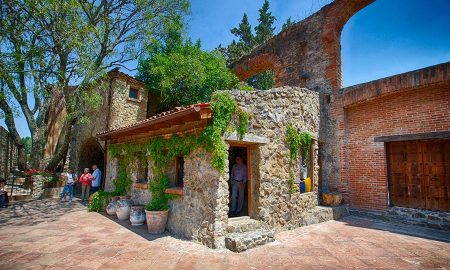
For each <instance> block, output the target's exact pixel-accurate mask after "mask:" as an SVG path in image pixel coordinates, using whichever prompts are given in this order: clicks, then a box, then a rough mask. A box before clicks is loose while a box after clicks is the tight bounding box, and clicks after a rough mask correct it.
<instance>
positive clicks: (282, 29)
mask: <svg viewBox="0 0 450 270" xmlns="http://www.w3.org/2000/svg"><path fill="white" fill-rule="evenodd" d="M294 24H296V22H295V21H293V20H292V19H291V17H289V18H288V19H287V20H286V22H285V23H283V26H282V27H281V31H284V30H286V29H288V28H289V27H291V26H293V25H294Z"/></svg>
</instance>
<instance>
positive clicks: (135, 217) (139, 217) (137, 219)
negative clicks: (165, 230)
mask: <svg viewBox="0 0 450 270" xmlns="http://www.w3.org/2000/svg"><path fill="white" fill-rule="evenodd" d="M144 221H145V212H144V206H142V205H135V206H131V211H130V222H131V225H133V226H139V225H142V224H144Z"/></svg>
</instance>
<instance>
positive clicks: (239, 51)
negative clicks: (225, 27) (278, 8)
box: [219, 0, 276, 90]
mask: <svg viewBox="0 0 450 270" xmlns="http://www.w3.org/2000/svg"><path fill="white" fill-rule="evenodd" d="M269 8H270V5H269V1H268V0H265V1H264V3H263V5H262V7H261V8H260V9H259V17H258V25H257V26H256V27H255V34H254V33H253V31H252V26H251V24H250V22H249V21H248V17H247V14H246V13H244V16H243V17H242V20H241V23H240V24H239V25H238V27H235V28H232V29H231V33H232V34H233V35H235V36H236V37H237V41H236V40H233V41H232V42H231V44H229V45H228V46H227V48H226V49H223V48H221V47H219V49H221V50H222V51H224V55H225V56H226V58H227V62H228V64H232V63H234V62H236V61H238V60H239V59H241V58H242V57H243V56H245V55H247V54H249V53H250V52H251V51H252V49H253V48H255V47H256V46H258V45H260V44H263V43H264V42H266V41H267V40H268V39H270V38H271V37H272V36H273V35H274V31H275V27H274V26H273V24H274V22H275V20H276V18H275V16H273V15H272V13H271V12H270V11H269ZM247 83H248V84H249V85H250V86H252V87H254V88H256V89H262V90H266V89H270V88H272V87H273V86H274V85H275V73H274V72H273V71H272V70H267V71H263V72H261V73H259V74H256V75H255V76H253V77H251V78H250V79H248V80H247Z"/></svg>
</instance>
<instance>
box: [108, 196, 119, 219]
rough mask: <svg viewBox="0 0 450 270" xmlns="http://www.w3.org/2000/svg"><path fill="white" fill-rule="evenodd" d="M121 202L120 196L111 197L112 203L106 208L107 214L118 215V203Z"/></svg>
mask: <svg viewBox="0 0 450 270" xmlns="http://www.w3.org/2000/svg"><path fill="white" fill-rule="evenodd" d="M118 200H119V196H114V197H111V201H110V202H109V204H108V205H107V206H106V213H107V214H108V215H110V216H114V215H116V211H117V201H118Z"/></svg>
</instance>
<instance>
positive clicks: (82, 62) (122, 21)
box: [0, 0, 189, 169]
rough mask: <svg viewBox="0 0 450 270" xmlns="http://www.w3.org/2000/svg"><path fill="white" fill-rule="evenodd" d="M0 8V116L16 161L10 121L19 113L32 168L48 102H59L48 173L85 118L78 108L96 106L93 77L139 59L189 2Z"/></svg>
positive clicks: (31, 3) (82, 1)
mask: <svg viewBox="0 0 450 270" xmlns="http://www.w3.org/2000/svg"><path fill="white" fill-rule="evenodd" d="M0 8H1V9H0V17H1V18H0V29H2V30H1V31H0V82H1V83H0V110H1V111H3V115H4V118H5V123H6V125H7V127H8V129H9V131H10V132H11V134H13V136H14V140H15V141H16V143H17V144H19V156H24V155H23V153H24V145H23V144H22V141H21V138H20V136H19V134H18V133H17V130H16V126H15V121H14V117H13V116H14V112H15V111H17V110H20V111H21V112H22V113H23V115H24V117H25V119H26V121H27V124H28V127H29V129H30V132H31V140H32V145H33V147H32V155H31V165H32V167H33V168H38V167H39V166H40V163H41V159H42V157H43V153H44V151H43V148H44V144H45V131H46V130H45V128H46V122H45V118H46V117H45V115H46V113H47V111H48V107H49V104H50V101H51V100H52V98H53V97H54V96H55V93H56V91H58V92H62V94H63V97H64V100H65V109H66V111H67V117H66V118H65V120H64V124H63V128H62V130H63V131H64V132H61V135H60V137H59V139H58V144H57V145H59V147H58V149H57V152H56V153H55V155H54V156H53V157H52V159H51V160H50V161H49V162H48V163H47V164H46V166H45V167H46V169H53V168H54V167H56V165H57V164H58V163H59V162H60V161H61V160H63V159H64V158H65V157H66V155H67V151H68V146H69V142H70V139H71V132H72V126H73V125H74V124H76V123H80V122H82V121H83V119H85V116H84V115H83V111H84V109H85V108H89V109H95V108H96V107H98V106H99V105H100V104H99V102H98V101H99V100H100V98H98V94H96V93H97V92H96V91H94V89H93V88H94V86H95V85H97V84H98V81H99V79H101V78H103V76H104V74H105V72H106V71H107V70H108V69H111V68H112V67H117V66H119V67H120V66H123V65H124V63H126V62H127V61H130V60H134V59H136V58H137V57H138V56H139V55H141V53H142V52H143V51H144V50H145V49H146V47H147V46H146V44H147V43H148V41H149V40H155V39H159V38H160V35H161V33H162V30H163V28H164V25H165V24H167V23H168V22H171V21H172V20H173V18H174V17H179V16H182V15H183V14H184V13H185V12H187V11H188V8H189V1H188V0H160V1H144V0H102V1H87V0H66V1H60V0H47V1H42V0H3V1H0ZM74 85H76V87H74ZM30 95H31V96H33V97H34V101H35V102H34V106H33V107H30V105H29V100H28V99H29V96H30ZM95 95H97V97H96V96H95ZM21 165H22V166H21V167H22V168H23V165H24V164H23V162H21Z"/></svg>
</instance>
